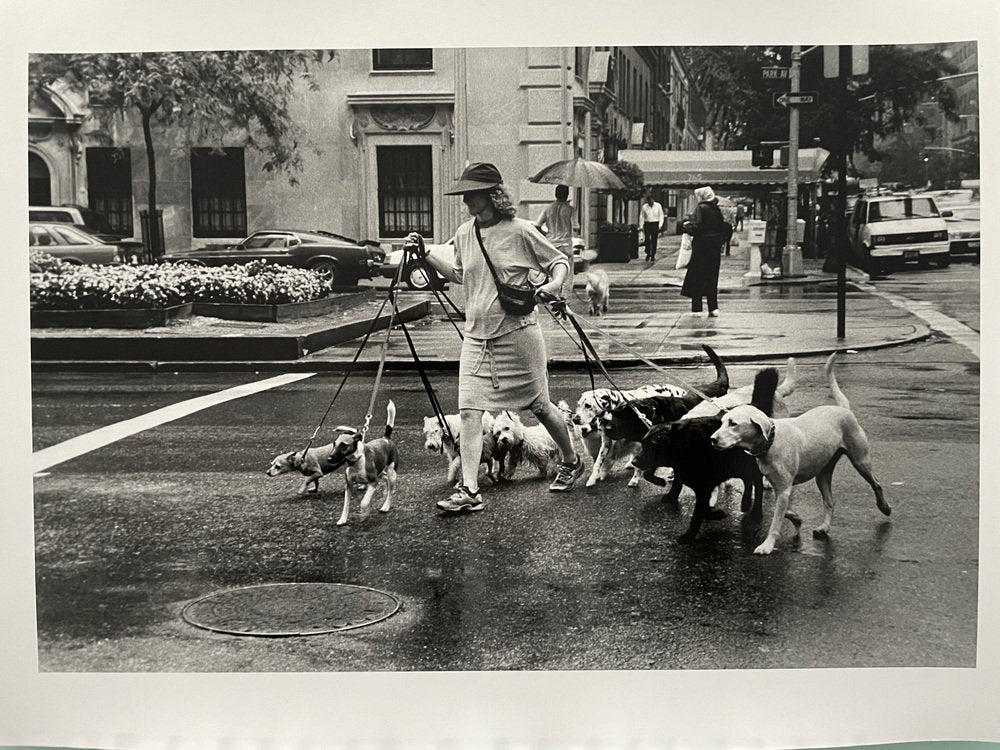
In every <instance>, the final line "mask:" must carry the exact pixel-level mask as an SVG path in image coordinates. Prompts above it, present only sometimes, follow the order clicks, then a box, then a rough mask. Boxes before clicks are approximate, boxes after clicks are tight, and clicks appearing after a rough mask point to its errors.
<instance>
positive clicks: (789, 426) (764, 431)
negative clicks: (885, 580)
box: [712, 354, 892, 555]
mask: <svg viewBox="0 0 1000 750" xmlns="http://www.w3.org/2000/svg"><path fill="white" fill-rule="evenodd" d="M834 357H835V355H834V354H831V355H830V357H829V358H828V359H827V360H826V368H825V369H826V377H827V382H828V383H829V385H830V391H831V392H832V393H833V399H834V401H836V404H837V405H836V406H817V407H815V408H812V409H810V410H809V411H807V412H805V413H804V414H800V415H799V416H797V417H792V418H788V419H772V418H771V417H769V416H768V412H769V411H770V410H769V408H768V407H769V405H770V401H771V399H773V396H774V390H775V386H776V385H777V377H770V378H768V377H764V374H765V373H766V371H762V372H761V373H758V378H757V381H755V386H756V387H755V388H754V393H753V397H752V399H751V403H750V404H747V405H745V406H737V407H736V408H735V409H732V410H731V411H729V412H727V413H726V415H725V416H724V417H723V418H722V424H721V426H720V427H719V429H718V430H716V431H715V432H714V433H713V434H712V445H713V446H714V447H715V448H717V449H719V450H725V449H727V448H733V447H739V448H742V449H743V450H745V451H746V452H747V453H749V454H750V455H752V456H754V457H755V458H756V460H757V465H758V466H759V467H760V470H761V472H762V473H763V474H764V476H766V477H767V479H768V480H769V481H770V483H771V486H772V487H773V488H774V515H773V517H772V518H771V526H770V528H769V529H768V531H767V537H766V538H765V539H764V541H763V542H761V543H760V545H758V546H757V548H756V549H755V550H754V554H755V555H769V554H771V552H772V551H773V550H774V545H775V542H776V541H777V539H778V532H779V531H780V529H781V523H782V521H783V520H784V519H785V518H787V519H788V520H790V521H791V522H792V523H793V524H794V525H795V527H796V529H797V528H798V527H799V525H800V524H801V521H800V520H799V517H798V515H796V514H795V513H793V512H791V511H790V510H789V502H790V500H791V495H792V488H793V487H794V486H795V485H797V484H801V483H802V482H807V481H809V480H810V479H815V480H816V485H817V486H818V487H819V491H820V494H821V495H822V496H823V505H824V508H825V511H826V512H825V514H824V516H823V523H822V524H820V525H819V526H818V527H817V528H815V529H814V530H813V536H815V537H818V538H826V537H827V535H829V533H830V524H831V522H832V520H833V506H834V500H833V491H832V482H833V470H834V467H836V465H837V461H839V460H840V457H841V456H843V455H845V454H846V456H847V457H848V458H849V459H850V461H851V464H852V465H853V466H854V468H855V469H856V470H857V472H858V474H860V475H861V477H862V478H863V479H864V480H865V481H866V482H868V485H869V486H870V487H871V488H872V491H873V492H874V493H875V504H876V505H877V506H878V509H879V510H880V511H881V512H882V513H883V514H885V515H887V516H888V515H889V514H890V513H891V512H892V508H891V507H890V506H889V503H887V502H886V500H885V497H884V495H883V493H882V486H881V485H880V484H879V482H878V480H877V479H876V478H875V475H874V474H873V473H872V467H871V457H870V449H869V446H868V437H867V436H866V435H865V431H864V430H863V429H861V425H860V424H859V423H858V418H857V417H856V416H855V415H854V412H853V411H851V404H850V402H849V401H848V400H847V397H846V396H845V395H844V394H843V392H842V391H841V390H840V387H839V386H838V385H837V378H836V376H835V375H834V373H833V362H834Z"/></svg>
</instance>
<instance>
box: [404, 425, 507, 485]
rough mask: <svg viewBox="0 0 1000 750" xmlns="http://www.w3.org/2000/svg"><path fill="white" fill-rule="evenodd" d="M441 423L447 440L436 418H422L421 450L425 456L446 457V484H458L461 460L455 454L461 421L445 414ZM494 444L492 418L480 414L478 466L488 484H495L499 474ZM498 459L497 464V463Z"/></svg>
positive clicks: (457, 451)
mask: <svg viewBox="0 0 1000 750" xmlns="http://www.w3.org/2000/svg"><path fill="white" fill-rule="evenodd" d="M444 419H445V422H447V424H448V430H449V432H451V437H449V436H448V434H447V433H445V431H444V428H443V427H442V426H441V423H440V422H439V421H438V419H437V418H436V417H424V449H425V450H426V451H427V452H428V453H438V454H441V455H446V456H447V457H448V484H451V485H456V486H457V485H458V484H461V480H460V479H459V474H460V472H461V470H462V457H461V455H460V454H459V443H458V441H459V440H460V438H461V434H462V419H461V417H460V416H459V415H458V414H446V415H445V417H444ZM496 445H497V441H496V438H495V437H494V436H493V415H492V414H490V413H489V412H488V411H484V412H483V448H482V452H481V453H480V458H479V463H480V465H482V466H485V467H486V477H487V478H488V479H489V480H490V481H491V482H494V483H496V482H499V481H500V474H501V472H502V470H503V459H502V456H499V457H498V455H497V450H496ZM498 458H499V459H500V460H499V461H498V460H497V459H498Z"/></svg>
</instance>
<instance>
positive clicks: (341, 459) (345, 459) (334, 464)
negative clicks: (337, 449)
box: [327, 453, 358, 469]
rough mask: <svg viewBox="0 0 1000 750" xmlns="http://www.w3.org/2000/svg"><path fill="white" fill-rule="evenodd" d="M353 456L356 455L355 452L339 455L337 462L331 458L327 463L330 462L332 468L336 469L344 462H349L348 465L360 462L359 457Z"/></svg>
mask: <svg viewBox="0 0 1000 750" xmlns="http://www.w3.org/2000/svg"><path fill="white" fill-rule="evenodd" d="M352 456H354V454H353V453H352V454H351V456H339V457H338V458H337V461H336V462H334V461H332V460H331V461H328V462H327V463H329V464H330V466H331V468H334V469H339V468H340V467H341V466H343V465H344V464H347V465H348V466H354V464H356V463H357V462H358V459H357V457H353V458H352Z"/></svg>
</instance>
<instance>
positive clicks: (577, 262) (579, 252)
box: [381, 237, 587, 291]
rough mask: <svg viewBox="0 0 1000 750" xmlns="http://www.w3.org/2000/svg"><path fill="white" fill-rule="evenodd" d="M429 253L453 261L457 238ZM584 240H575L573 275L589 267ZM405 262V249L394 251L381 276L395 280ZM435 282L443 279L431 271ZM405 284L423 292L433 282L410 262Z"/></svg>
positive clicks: (432, 246)
mask: <svg viewBox="0 0 1000 750" xmlns="http://www.w3.org/2000/svg"><path fill="white" fill-rule="evenodd" d="M426 247H427V250H428V251H434V254H435V255H437V256H438V257H440V258H442V259H444V260H446V261H449V262H450V261H452V260H454V258H455V238H454V237H452V238H451V239H450V240H448V241H447V242H444V243H442V244H440V245H435V244H432V243H429V242H428V243H427V244H426ZM583 249H584V248H583V240H582V239H581V238H579V237H574V238H573V273H574V274H577V273H580V271H583V270H585V269H586V267H587V262H586V261H585V260H584V259H583ZM402 262H403V249H402V248H400V249H398V250H393V251H392V252H390V253H389V254H388V255H386V256H385V262H384V263H383V264H382V271H381V274H382V276H384V277H385V278H387V279H393V278H395V277H396V271H397V270H398V269H399V264H400V263H402ZM430 273H431V275H432V277H433V281H434V282H435V285H436V286H440V285H441V284H442V282H443V279H442V278H441V277H440V276H439V275H438V274H437V273H436V272H434V271H430ZM403 284H404V285H405V286H406V287H407V288H409V289H414V290H416V291H423V290H425V289H427V288H429V287H430V284H431V280H430V279H428V277H427V273H426V272H425V268H424V265H423V264H422V263H414V262H413V261H410V262H408V263H407V265H406V267H405V268H404V269H403Z"/></svg>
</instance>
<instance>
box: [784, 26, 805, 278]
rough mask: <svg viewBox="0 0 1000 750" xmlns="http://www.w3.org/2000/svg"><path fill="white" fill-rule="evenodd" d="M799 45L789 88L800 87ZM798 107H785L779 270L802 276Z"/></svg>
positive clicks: (795, 53) (794, 51)
mask: <svg viewBox="0 0 1000 750" xmlns="http://www.w3.org/2000/svg"><path fill="white" fill-rule="evenodd" d="M801 50H802V48H801V47H800V46H799V45H797V44H796V45H794V46H793V47H792V65H791V70H790V71H789V74H788V77H789V80H790V81H791V90H792V91H793V92H796V91H798V90H799V79H800V66H801V63H802V52H801ZM798 219H799V108H798V107H797V106H790V107H789V108H788V213H787V221H786V222H785V247H784V250H783V251H782V258H781V269H782V270H781V273H782V275H783V276H801V275H802V251H801V250H800V249H799V237H798V225H799V222H798Z"/></svg>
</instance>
